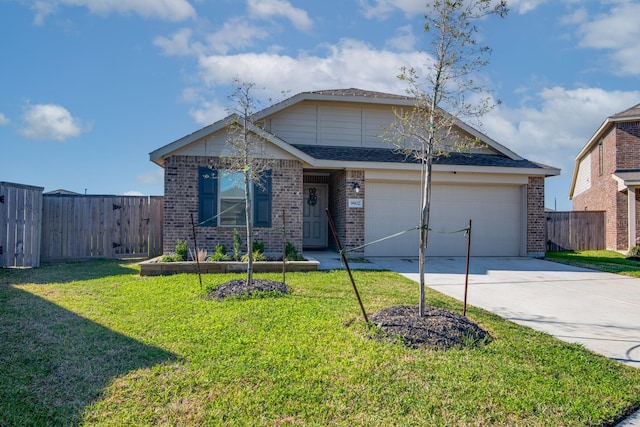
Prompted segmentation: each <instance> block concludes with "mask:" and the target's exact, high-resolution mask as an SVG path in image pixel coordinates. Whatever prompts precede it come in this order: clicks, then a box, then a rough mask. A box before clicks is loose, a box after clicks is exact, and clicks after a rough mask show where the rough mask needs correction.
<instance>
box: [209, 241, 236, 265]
mask: <svg viewBox="0 0 640 427" xmlns="http://www.w3.org/2000/svg"><path fill="white" fill-rule="evenodd" d="M230 259H231V258H230V257H229V255H227V247H226V246H225V245H222V244H217V245H216V251H215V252H214V253H213V254H212V255H211V256H210V257H209V260H210V261H229V260H230Z"/></svg>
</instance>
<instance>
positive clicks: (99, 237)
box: [41, 195, 164, 261]
mask: <svg viewBox="0 0 640 427" xmlns="http://www.w3.org/2000/svg"><path fill="white" fill-rule="evenodd" d="M163 209H164V200H163V198H162V197H160V196H153V197H146V196H80V195H44V197H43V209H42V212H43V213H42V247H41V259H42V261H53V260H67V259H87V258H125V257H152V256H156V255H160V254H162V217H163Z"/></svg>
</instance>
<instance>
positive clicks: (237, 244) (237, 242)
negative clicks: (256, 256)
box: [233, 228, 242, 261]
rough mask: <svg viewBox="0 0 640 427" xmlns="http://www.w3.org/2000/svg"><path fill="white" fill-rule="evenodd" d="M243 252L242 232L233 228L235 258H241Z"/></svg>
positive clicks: (237, 259)
mask: <svg viewBox="0 0 640 427" xmlns="http://www.w3.org/2000/svg"><path fill="white" fill-rule="evenodd" d="M241 253H242V238H241V237H240V233H238V230H237V229H235V228H234V229H233V259H234V260H236V261H239V260H240V257H241V255H240V254H241Z"/></svg>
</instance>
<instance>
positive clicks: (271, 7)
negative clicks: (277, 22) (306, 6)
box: [248, 0, 313, 31]
mask: <svg viewBox="0 0 640 427" xmlns="http://www.w3.org/2000/svg"><path fill="white" fill-rule="evenodd" d="M248 6H249V14H250V16H251V17H252V18H259V19H269V18H271V17H274V16H283V17H285V18H287V19H288V20H289V21H291V23H292V24H293V26H294V27H296V28H297V29H298V30H301V31H309V30H310V29H311V27H313V21H312V20H311V18H309V15H308V14H307V12H306V11H304V10H302V9H298V8H296V7H293V6H292V5H291V3H289V2H288V1H286V0H248Z"/></svg>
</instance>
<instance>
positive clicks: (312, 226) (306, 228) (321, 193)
mask: <svg viewBox="0 0 640 427" xmlns="http://www.w3.org/2000/svg"><path fill="white" fill-rule="evenodd" d="M303 189H304V211H303V218H302V245H303V246H304V248H311V249H313V248H326V247H327V237H328V229H327V214H326V213H325V211H324V210H325V209H326V207H327V200H328V197H327V196H328V195H327V193H328V187H327V185H326V184H305V185H304V186H303Z"/></svg>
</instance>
